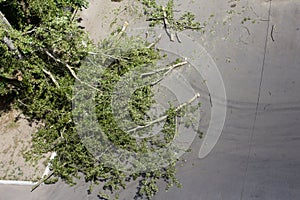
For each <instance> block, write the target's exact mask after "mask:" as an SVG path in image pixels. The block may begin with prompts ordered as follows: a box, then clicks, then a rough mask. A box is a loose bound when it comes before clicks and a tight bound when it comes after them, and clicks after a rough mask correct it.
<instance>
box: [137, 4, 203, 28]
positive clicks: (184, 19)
mask: <svg viewBox="0 0 300 200" xmlns="http://www.w3.org/2000/svg"><path fill="white" fill-rule="evenodd" d="M139 2H141V3H142V4H143V5H144V11H145V13H146V15H147V17H148V20H149V21H150V26H156V25H165V21H164V19H166V20H167V22H168V23H169V24H168V26H169V27H168V28H170V29H173V30H175V31H183V30H186V29H192V30H200V29H202V28H203V27H202V26H201V24H200V22H197V21H195V15H194V14H193V13H191V12H185V13H183V15H182V16H180V17H179V18H178V19H176V18H175V17H174V0H169V1H168V2H167V4H166V6H165V7H164V6H162V5H159V4H157V3H156V1H155V0H151V1H149V0H139ZM164 12H165V14H164Z"/></svg>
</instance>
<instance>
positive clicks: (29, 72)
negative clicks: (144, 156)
mask: <svg viewBox="0 0 300 200" xmlns="http://www.w3.org/2000/svg"><path fill="white" fill-rule="evenodd" d="M144 5H146V4H145V2H144ZM152 5H155V6H154V7H149V6H150V5H146V6H148V8H152V9H156V8H158V9H159V10H158V11H159V12H158V13H159V17H164V9H163V8H162V7H158V6H156V4H154V1H153V2H152ZM87 6H88V3H87V1H86V0H76V1H71V0H47V1H40V0H10V1H7V0H1V1H0V11H1V27H0V38H1V41H2V42H0V52H1V60H0V66H1V67H0V98H1V99H2V101H5V103H6V104H8V105H10V106H11V107H17V108H19V109H21V110H22V112H23V113H24V114H25V115H26V116H27V117H28V118H29V119H30V120H38V121H41V122H43V124H44V125H43V127H42V128H40V130H39V131H38V132H37V133H36V134H34V138H33V147H32V149H31V150H30V151H29V152H27V154H26V156H27V159H37V158H38V157H39V156H41V155H42V154H44V153H48V152H53V151H55V152H57V156H56V157H55V159H54V160H53V161H52V166H51V170H52V172H53V176H52V177H51V178H49V179H48V180H46V181H45V182H48V183H52V182H56V181H57V179H58V178H61V179H63V180H64V181H66V182H67V183H69V184H75V182H76V181H74V178H76V177H78V176H79V175H82V174H83V175H84V177H85V180H86V181H87V182H90V183H91V188H92V187H93V186H94V185H95V184H99V183H103V187H102V189H101V190H100V194H101V196H103V197H104V198H109V197H108V195H107V194H105V193H103V191H105V190H110V191H115V190H118V189H121V188H125V187H126V183H128V182H130V181H132V180H137V181H139V182H140V185H139V187H138V188H137V195H138V196H146V197H148V198H151V197H152V196H153V195H154V194H155V193H156V192H157V191H158V186H157V181H158V180H159V179H163V180H165V181H166V182H167V183H168V184H167V185H168V187H170V186H172V185H173V184H175V185H177V186H180V183H179V181H178V180H177V179H176V177H175V172H176V170H175V164H176V160H173V161H172V162H170V163H169V166H166V167H163V168H159V169H156V170H152V171H139V172H134V173H132V174H126V173H124V172H123V171H121V170H118V169H117V168H113V167H109V166H107V165H105V163H103V162H100V161H99V160H98V159H96V158H95V156H94V155H92V154H91V152H90V151H89V150H88V149H87V148H86V146H85V145H84V144H83V143H82V141H81V138H80V137H79V136H78V134H77V132H76V128H75V122H74V120H73V115H72V99H73V97H72V95H73V93H72V92H73V86H74V83H75V81H79V82H80V83H82V84H85V82H84V80H81V78H80V77H78V75H77V72H78V70H79V68H80V66H81V64H82V61H83V60H85V58H86V57H87V56H90V54H91V53H95V56H94V57H96V58H97V59H98V60H97V63H96V64H97V65H103V63H106V66H107V67H106V68H105V69H104V71H105V72H104V73H103V74H102V76H101V77H100V78H99V79H98V80H97V81H98V82H99V86H97V88H95V89H97V90H99V91H100V92H98V93H97V96H96V102H97V117H98V120H99V124H100V125H101V127H102V128H103V130H105V133H106V134H107V136H108V138H109V140H110V141H112V142H113V143H114V144H116V145H119V146H120V147H122V148H127V149H130V150H131V151H135V152H141V153H144V152H147V151H150V150H151V149H153V148H158V147H160V148H161V147H163V146H166V145H167V144H168V143H169V142H170V141H171V140H172V139H173V138H174V136H175V135H176V118H177V117H179V116H180V115H182V114H183V113H182V112H181V111H182V110H184V109H183V108H185V107H186V106H187V105H182V106H181V107H180V106H179V107H174V106H170V108H169V109H168V110H167V112H166V113H165V117H164V118H163V119H162V120H161V121H163V120H164V128H163V131H162V135H163V137H162V138H160V139H155V140H154V139H153V138H151V137H150V138H149V139H145V140H141V141H136V140H135V139H134V138H132V137H131V136H130V135H128V134H126V133H124V132H123V131H121V130H120V129H118V128H116V126H117V125H116V122H115V121H114V120H113V117H112V114H111V107H110V106H109V103H110V101H111V95H112V89H113V87H114V86H115V85H116V83H117V81H118V80H119V79H120V77H121V76H122V75H124V74H125V73H126V72H128V71H129V70H135V69H137V68H138V67H139V66H140V65H141V64H147V63H148V64H154V65H155V63H157V61H158V60H160V59H162V56H163V55H162V54H161V52H159V51H158V50H157V49H156V48H154V46H153V44H149V43H148V42H146V41H144V40H142V39H134V38H132V37H128V36H126V34H119V33H118V32H116V34H113V35H112V36H111V37H109V38H107V39H105V40H104V41H102V42H101V43H100V45H98V46H97V45H95V44H93V43H92V42H91V40H90V39H89V37H88V34H87V33H86V32H85V31H84V30H82V29H81V28H80V26H79V24H78V20H77V16H76V12H77V10H78V9H79V10H80V9H82V8H85V7H87ZM171 8H172V4H171V3H170V4H168V7H167V12H168V16H169V17H170V20H169V21H170V23H171V25H172V26H175V25H176V27H177V29H176V30H182V29H183V28H189V27H190V28H195V29H197V28H200V25H199V24H198V23H189V24H186V23H183V22H184V20H185V18H182V21H181V23H177V22H176V21H175V20H174V19H173V15H172V13H171V11H170V9H171ZM154 12H156V11H154ZM169 12H170V13H169ZM165 17H166V16H165ZM185 17H187V18H192V19H189V20H188V21H193V19H194V18H193V16H192V15H190V14H187V15H185ZM112 48H114V49H122V50H121V51H119V52H118V54H117V55H116V52H114V53H111V52H110V51H109V50H110V49H112ZM112 56H114V57H112ZM100 57H101V59H100ZM107 61H109V63H110V64H109V65H107ZM181 62H182V60H178V59H177V60H173V61H172V62H171V63H169V66H168V67H165V68H164V69H162V70H157V71H155V70H156V69H153V70H154V73H153V74H155V76H156V79H153V81H154V82H151V84H152V85H151V84H148V85H146V86H145V87H142V88H139V89H138V90H136V91H135V93H134V94H133V97H132V98H131V101H130V102H129V104H130V106H129V107H130V115H131V117H132V118H133V119H134V121H135V122H136V123H137V124H139V125H140V126H141V127H142V128H143V127H150V126H151V125H152V124H151V123H152V122H151V120H153V119H150V118H149V117H147V115H146V113H147V111H148V110H149V109H150V107H151V105H153V103H154V99H153V92H152V90H151V87H152V86H153V85H155V84H157V83H158V82H159V80H160V79H161V78H164V77H165V76H166V75H168V72H169V71H171V70H172V69H173V68H172V66H174V65H176V64H179V63H181ZM183 64H185V63H183ZM155 80H156V81H155ZM88 86H89V85H88ZM191 102H192V101H191ZM191 102H190V103H191ZM148 131H149V130H148ZM153 165H155V163H153ZM115 198H116V197H115Z"/></svg>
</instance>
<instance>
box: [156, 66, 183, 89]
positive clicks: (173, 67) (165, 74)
mask: <svg viewBox="0 0 300 200" xmlns="http://www.w3.org/2000/svg"><path fill="white" fill-rule="evenodd" d="M187 63H188V62H187V61H186V60H185V61H184V62H181V63H177V64H175V65H172V66H171V67H169V69H168V71H166V72H165V73H164V74H163V75H162V77H161V78H160V79H158V80H156V81H154V82H153V83H151V84H150V86H154V85H156V84H158V83H159V82H160V81H162V80H163V79H164V78H165V77H166V76H167V75H168V74H169V73H170V72H171V71H172V70H173V69H175V68H177V67H179V66H182V65H185V64H187Z"/></svg>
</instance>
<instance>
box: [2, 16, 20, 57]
mask: <svg viewBox="0 0 300 200" xmlns="http://www.w3.org/2000/svg"><path fill="white" fill-rule="evenodd" d="M0 19H1V21H2V23H3V24H4V25H5V26H6V27H5V28H6V29H12V27H11V24H10V23H9V21H8V20H7V19H6V17H5V16H4V15H3V13H2V12H1V11H0ZM3 42H4V43H5V44H6V46H7V47H8V48H9V49H10V50H11V51H15V52H17V55H18V58H19V59H22V54H21V53H20V51H19V50H18V49H17V48H16V47H15V46H14V44H13V41H12V40H11V39H9V38H8V37H6V36H5V37H4V38H3Z"/></svg>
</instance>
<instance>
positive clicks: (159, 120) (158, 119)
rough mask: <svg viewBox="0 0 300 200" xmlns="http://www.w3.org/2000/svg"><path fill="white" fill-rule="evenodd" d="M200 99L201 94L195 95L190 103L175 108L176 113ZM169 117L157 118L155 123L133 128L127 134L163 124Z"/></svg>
mask: <svg viewBox="0 0 300 200" xmlns="http://www.w3.org/2000/svg"><path fill="white" fill-rule="evenodd" d="M199 97H200V94H199V93H197V94H195V96H194V97H192V98H191V99H190V100H189V101H187V102H185V103H183V104H181V105H179V106H178V107H177V108H175V112H178V111H179V110H180V109H182V108H183V107H185V106H187V105H189V104H191V103H193V101H195V100H196V99H197V98H199ZM167 117H168V115H164V116H161V117H159V118H157V119H155V120H153V121H151V122H149V123H147V124H146V125H143V126H137V127H135V128H133V129H130V130H128V131H127V133H131V132H136V131H137V130H140V129H144V128H147V127H149V126H151V125H153V124H156V123H158V122H161V121H163V120H165V119H167Z"/></svg>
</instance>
